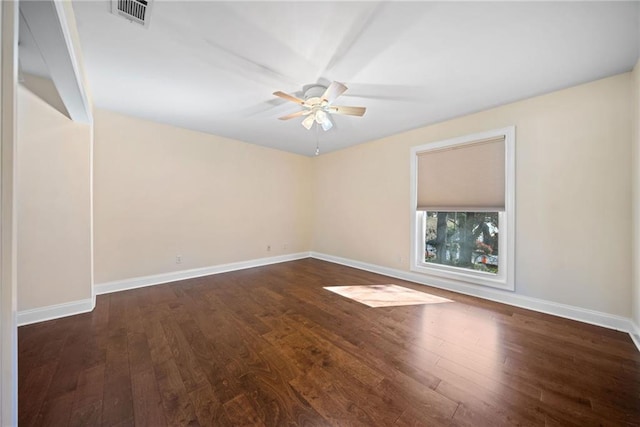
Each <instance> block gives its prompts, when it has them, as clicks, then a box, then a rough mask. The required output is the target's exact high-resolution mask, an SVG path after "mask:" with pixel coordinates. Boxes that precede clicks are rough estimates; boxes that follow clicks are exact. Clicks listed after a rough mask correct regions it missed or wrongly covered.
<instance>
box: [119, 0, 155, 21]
mask: <svg viewBox="0 0 640 427" xmlns="http://www.w3.org/2000/svg"><path fill="white" fill-rule="evenodd" d="M152 1H153V0H111V12H112V13H113V14H114V15H118V16H122V17H123V18H126V19H128V20H129V21H131V22H135V23H138V24H140V25H143V26H144V27H148V26H149V12H150V8H151V2H152Z"/></svg>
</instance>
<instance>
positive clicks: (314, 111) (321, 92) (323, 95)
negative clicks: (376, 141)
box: [273, 82, 367, 131]
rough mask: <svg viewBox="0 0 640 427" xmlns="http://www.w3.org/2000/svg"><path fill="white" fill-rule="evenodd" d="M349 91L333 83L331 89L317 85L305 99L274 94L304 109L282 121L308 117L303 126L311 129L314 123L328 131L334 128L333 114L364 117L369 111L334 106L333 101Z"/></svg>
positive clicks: (282, 93) (305, 95) (307, 93)
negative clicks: (331, 116)
mask: <svg viewBox="0 0 640 427" xmlns="http://www.w3.org/2000/svg"><path fill="white" fill-rule="evenodd" d="M346 90H347V87H346V86H345V85H343V84H342V83H338V82H332V83H331V84H330V85H329V87H325V86H321V85H315V86H311V87H310V88H308V89H307V90H306V91H305V92H304V99H300V98H297V97H295V96H293V95H289V94H288V93H284V92H280V91H277V92H273V94H274V95H275V96H279V97H280V98H282V99H286V100H287V101H291V102H295V103H296V104H299V105H301V106H302V107H303V109H302V110H300V111H297V112H295V113H293V114H289V115H286V116H283V117H280V118H279V119H280V120H289V119H293V118H295V117H300V116H307V117H306V118H305V119H304V120H303V121H302V126H304V127H305V128H306V129H311V126H313V123H314V122H316V123H317V124H318V125H320V126H322V129H323V130H325V131H327V130H329V129H331V128H332V127H333V122H331V118H330V117H329V116H330V115H331V114H344V115H347V116H360V117H361V116H363V115H364V113H365V111H366V110H367V109H366V108H365V107H346V106H341V105H332V103H333V101H335V99H336V98H337V97H339V96H340V95H342V94H343V93H344V91H346Z"/></svg>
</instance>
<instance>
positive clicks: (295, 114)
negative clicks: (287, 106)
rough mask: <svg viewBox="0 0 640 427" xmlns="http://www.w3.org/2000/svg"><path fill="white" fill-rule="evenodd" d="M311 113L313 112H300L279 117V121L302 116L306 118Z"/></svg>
mask: <svg viewBox="0 0 640 427" xmlns="http://www.w3.org/2000/svg"><path fill="white" fill-rule="evenodd" d="M309 113H311V110H300V111H296V112H295V113H291V114H288V115H286V116H282V117H278V120H289V119H293V118H296V117H300V116H306V115H307V114H309Z"/></svg>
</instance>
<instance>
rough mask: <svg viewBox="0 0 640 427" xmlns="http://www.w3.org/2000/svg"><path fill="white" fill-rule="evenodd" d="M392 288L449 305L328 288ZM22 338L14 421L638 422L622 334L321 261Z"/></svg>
mask: <svg viewBox="0 0 640 427" xmlns="http://www.w3.org/2000/svg"><path fill="white" fill-rule="evenodd" d="M385 283H395V284H398V285H401V286H406V287H411V288H414V289H417V290H421V291H424V292H429V293H431V294H435V295H440V296H444V297H446V298H449V299H452V300H454V302H452V303H444V304H432V305H415V306H403V307H389V308H369V307H367V306H364V305H361V304H359V303H357V302H354V301H352V300H349V299H347V298H344V297H341V296H339V295H336V294H334V293H331V292H328V291H326V290H324V289H322V287H323V286H332V285H333V286H335V285H366V284H385ZM18 334H19V423H20V426H44V425H52V426H66V425H73V426H80V425H86V426H98V425H109V426H111V425H114V426H115V425H118V426H127V425H136V426H154V427H155V426H164V425H167V426H180V425H192V426H196V425H201V426H229V425H234V426H288V425H309V426H351V425H362V426H409V425H411V426H416V425H425V426H439V425H461V426H464V425H466V426H497V425H534V426H544V425H549V426H591V425H612V426H614V425H615V426H623V425H640V353H639V352H638V350H637V349H636V348H635V346H634V345H633V343H632V342H631V339H630V338H629V336H628V335H627V334H625V333H621V332H616V331H611V330H608V329H603V328H599V327H596V326H591V325H586V324H582V323H579V322H574V321H570V320H565V319H561V318H557V317H553V316H548V315H544V314H540V313H536V312H531V311H527V310H523V309H518V308H515V307H510V306H506V305H501V304H497V303H492V302H489V301H484V300H481V299H477V298H472V297H467V296H464V295H458V294H454V293H451V292H446V291H442V290H438V289H434V288H429V287H425V286H419V285H415V284H411V283H408V282H403V281H401V280H397V279H390V278H388V277H384V276H380V275H377V274H373V273H367V272H364V271H359V270H355V269H351V268H348V267H343V266H340V265H335V264H330V263H326V262H322V261H318V260H313V259H305V260H300V261H294V262H289V263H283V264H278V265H273V266H267V267H260V268H254V269H249V270H243V271H238V272H232V273H225V274H219V275H215V276H209V277H204V278H199V279H192V280H186V281H181V282H175V283H172V284H166V285H159V286H153V287H148V288H141V289H136V290H132V291H127V292H119V293H114V294H110V295H104V296H99V297H98V300H97V306H96V309H95V310H94V311H93V312H92V313H88V314H83V315H78V316H73V317H67V318H63V319H58V320H54V321H49V322H43V323H39V324H35V325H30V326H24V327H21V328H19V332H18Z"/></svg>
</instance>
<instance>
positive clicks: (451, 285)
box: [311, 252, 640, 350]
mask: <svg viewBox="0 0 640 427" xmlns="http://www.w3.org/2000/svg"><path fill="white" fill-rule="evenodd" d="M311 257H312V258H316V259H320V260H323V261H329V262H333V263H336V264H342V265H346V266H348V267H353V268H357V269H360V270H366V271H370V272H373V273H378V274H383V275H385V276H390V277H395V278H397V279H402V280H407V281H410V282H415V283H419V284H422V285H428V286H433V287H435V288H441V289H446V290H449V291H453V292H458V293H461V294H465V295H471V296H475V297H479V298H484V299H487V300H491V301H495V302H500V303H503V304H508V305H513V306H516V307H520V308H526V309H529V310H534V311H539V312H542V313H547V314H551V315H554V316H559V317H564V318H567V319H572V320H577V321H580V322H584V323H590V324H592V325H597V326H603V327H605V328H609V329H615V330H618V331H623V332H627V333H628V334H629V335H631V338H632V339H633V340H634V342H635V344H636V346H638V335H636V337H634V329H635V333H636V334H637V333H638V331H637V328H636V327H635V325H634V324H633V322H632V321H631V319H629V318H626V317H622V316H616V315H613V314H608V313H603V312H600V311H595V310H589V309H586V308H581V307H576V306H571V305H567V304H560V303H557V302H553V301H547V300H542V299H538V298H532V297H527V296H524V295H518V294H516V293H513V292H510V291H501V290H498V289H491V288H485V287H481V286H473V285H467V284H463V283H458V282H453V281H448V280H445V279H436V278H432V277H427V276H423V275H421V274H418V273H414V272H409V271H403V270H397V269H394V268H389V267H382V266H379V265H375V264H369V263H365V262H361V261H355V260H351V259H347V258H341V257H337V256H333V255H327V254H323V253H318V252H311ZM638 349H639V350H640V346H638Z"/></svg>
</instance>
